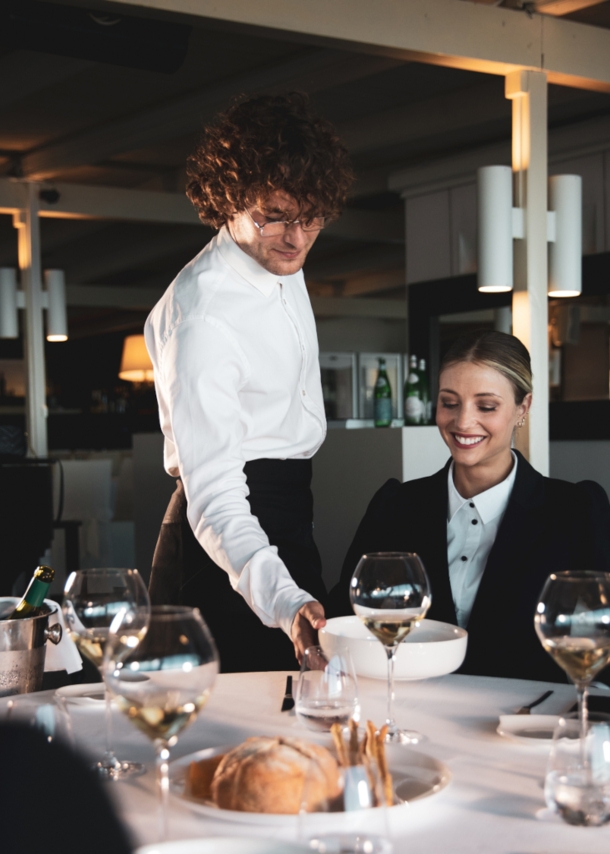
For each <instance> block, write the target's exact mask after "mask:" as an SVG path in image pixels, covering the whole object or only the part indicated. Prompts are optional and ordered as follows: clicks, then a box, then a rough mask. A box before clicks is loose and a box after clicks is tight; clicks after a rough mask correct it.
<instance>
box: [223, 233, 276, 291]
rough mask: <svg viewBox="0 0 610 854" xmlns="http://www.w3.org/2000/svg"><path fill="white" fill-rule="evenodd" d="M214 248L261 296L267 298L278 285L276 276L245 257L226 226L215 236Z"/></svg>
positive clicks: (247, 256)
mask: <svg viewBox="0 0 610 854" xmlns="http://www.w3.org/2000/svg"><path fill="white" fill-rule="evenodd" d="M216 246H217V247H218V251H219V252H220V254H221V255H222V257H223V258H224V260H225V261H226V262H227V264H228V265H229V266H230V267H231V268H232V269H233V270H235V272H236V273H238V274H239V275H240V276H241V277H242V278H243V279H245V280H246V281H247V282H249V284H251V285H254V287H255V288H256V289H257V290H258V291H260V292H261V293H262V294H263V296H266V297H268V296H269V295H270V294H271V293H272V291H273V289H274V288H275V287H276V286H277V284H278V278H277V276H276V275H274V274H273V273H269V272H268V271H267V270H265V268H264V267H261V265H260V264H259V263H258V261H255V260H254V258H251V257H250V256H249V255H246V253H245V252H244V250H243V249H240V247H239V246H238V245H237V243H236V242H235V241H234V240H233V238H232V237H231V235H230V233H229V229H228V228H227V227H226V225H223V227H222V228H221V229H220V231H219V232H218V234H217V235H216Z"/></svg>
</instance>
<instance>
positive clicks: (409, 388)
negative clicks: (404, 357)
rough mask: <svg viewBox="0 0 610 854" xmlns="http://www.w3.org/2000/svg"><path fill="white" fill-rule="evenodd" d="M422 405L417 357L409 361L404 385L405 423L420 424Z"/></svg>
mask: <svg viewBox="0 0 610 854" xmlns="http://www.w3.org/2000/svg"><path fill="white" fill-rule="evenodd" d="M423 414H424V405H423V402H422V399H421V378H420V375H419V373H418V370H417V356H411V357H410V359H409V375H408V376H407V381H406V383H405V423H406V424H421V423H422V416H423Z"/></svg>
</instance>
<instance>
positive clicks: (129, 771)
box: [91, 758, 146, 780]
mask: <svg viewBox="0 0 610 854" xmlns="http://www.w3.org/2000/svg"><path fill="white" fill-rule="evenodd" d="M91 767H92V770H93V771H94V772H95V773H96V774H97V776H98V778H99V779H100V780H126V779H127V778H129V777H141V776H142V774H146V767H145V766H144V765H142V763H141V762H129V761H128V760H126V759H116V758H115V759H114V760H108V759H100V761H99V762H95V763H94V764H93V765H92V766H91Z"/></svg>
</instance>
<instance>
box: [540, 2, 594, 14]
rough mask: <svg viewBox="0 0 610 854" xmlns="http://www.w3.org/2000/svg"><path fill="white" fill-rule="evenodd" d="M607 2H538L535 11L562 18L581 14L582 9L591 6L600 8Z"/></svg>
mask: <svg viewBox="0 0 610 854" xmlns="http://www.w3.org/2000/svg"><path fill="white" fill-rule="evenodd" d="M605 2H606V0H538V2H537V3H536V4H535V9H536V11H537V12H540V14H541V15H556V16H562V15H571V14H572V13H573V12H580V10H581V9H588V8H589V7H590V6H599V5H600V3H605Z"/></svg>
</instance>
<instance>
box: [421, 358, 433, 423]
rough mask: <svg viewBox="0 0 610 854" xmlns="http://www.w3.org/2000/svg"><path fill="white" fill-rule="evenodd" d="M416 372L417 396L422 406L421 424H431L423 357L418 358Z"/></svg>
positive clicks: (428, 390)
mask: <svg viewBox="0 0 610 854" xmlns="http://www.w3.org/2000/svg"><path fill="white" fill-rule="evenodd" d="M417 373H418V374H419V396H420V399H421V402H422V406H423V411H422V419H421V424H432V401H431V400H430V385H429V383H428V374H427V372H426V360H425V359H420V360H419V367H418V369H417Z"/></svg>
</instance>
